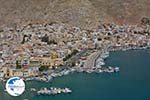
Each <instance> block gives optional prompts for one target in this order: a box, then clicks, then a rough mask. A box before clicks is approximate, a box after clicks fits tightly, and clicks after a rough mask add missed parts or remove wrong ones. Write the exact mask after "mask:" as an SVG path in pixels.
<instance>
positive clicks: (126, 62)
mask: <svg viewBox="0 0 150 100" xmlns="http://www.w3.org/2000/svg"><path fill="white" fill-rule="evenodd" d="M106 62H107V65H111V66H118V67H120V70H121V71H120V72H119V73H117V74H106V73H102V74H84V73H80V74H77V73H75V74H71V75H68V76H64V77H59V78H56V79H54V81H53V83H42V82H35V81H31V82H27V83H26V91H25V93H24V94H23V95H22V96H20V97H11V96H9V95H8V94H7V93H6V92H3V90H2V89H3V88H4V84H0V85H1V86H0V87H1V89H0V91H1V93H0V100H23V99H25V98H27V99H29V100H150V49H147V50H132V51H125V52H123V51H117V52H112V53H111V55H110V57H109V58H107V59H106ZM50 86H55V87H69V88H71V89H72V90H73V92H72V94H70V95H69V94H65V95H64V94H61V95H57V96H36V95H33V94H32V93H30V92H29V90H28V89H29V88H30V87H35V88H41V87H50Z"/></svg>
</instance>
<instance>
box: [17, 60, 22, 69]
mask: <svg viewBox="0 0 150 100" xmlns="http://www.w3.org/2000/svg"><path fill="white" fill-rule="evenodd" d="M16 69H21V64H19V61H18V60H17V61H16Z"/></svg>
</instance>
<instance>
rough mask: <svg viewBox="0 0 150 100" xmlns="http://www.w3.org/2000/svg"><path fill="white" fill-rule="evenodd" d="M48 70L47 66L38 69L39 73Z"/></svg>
mask: <svg viewBox="0 0 150 100" xmlns="http://www.w3.org/2000/svg"><path fill="white" fill-rule="evenodd" d="M48 68H49V66H47V65H42V66H41V67H40V68H39V71H41V72H42V71H46V70H48Z"/></svg>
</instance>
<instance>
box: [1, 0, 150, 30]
mask: <svg viewBox="0 0 150 100" xmlns="http://www.w3.org/2000/svg"><path fill="white" fill-rule="evenodd" d="M149 5H150V1H149V0H0V26H2V25H16V24H25V23H28V22H33V23H36V22H45V21H50V22H52V21H56V22H63V23H67V24H69V25H74V26H80V27H87V28H88V27H94V26H96V25H97V24H98V22H99V21H101V22H114V23H117V24H136V23H139V20H140V19H141V17H142V16H147V17H150V13H149V11H150V6H149Z"/></svg>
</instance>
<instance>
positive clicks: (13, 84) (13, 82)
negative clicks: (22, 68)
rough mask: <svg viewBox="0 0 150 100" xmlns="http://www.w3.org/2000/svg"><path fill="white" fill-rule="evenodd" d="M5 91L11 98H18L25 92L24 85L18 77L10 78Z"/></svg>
mask: <svg viewBox="0 0 150 100" xmlns="http://www.w3.org/2000/svg"><path fill="white" fill-rule="evenodd" d="M6 91H7V92H8V93H9V94H10V95H11V96H20V95H21V94H22V93H23V92H24V91H25V83H24V81H23V80H22V79H20V78H19V77H12V78H10V79H9V80H8V81H7V83H6Z"/></svg>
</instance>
